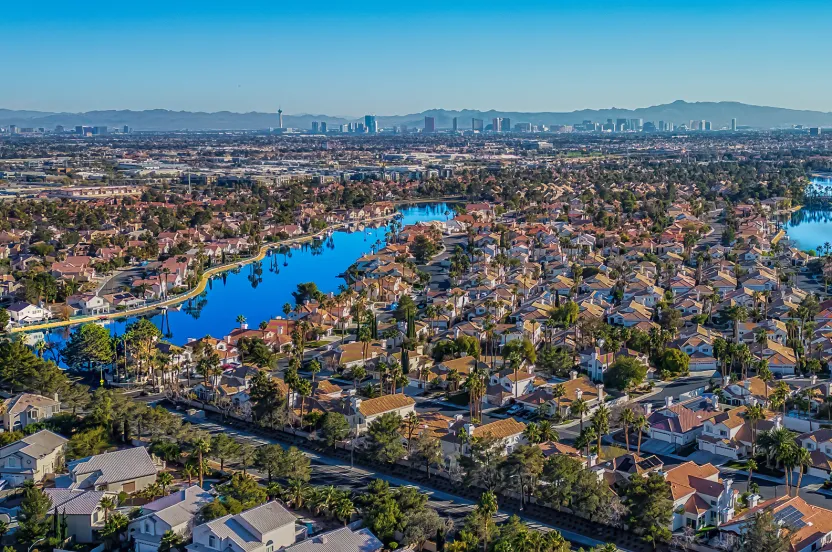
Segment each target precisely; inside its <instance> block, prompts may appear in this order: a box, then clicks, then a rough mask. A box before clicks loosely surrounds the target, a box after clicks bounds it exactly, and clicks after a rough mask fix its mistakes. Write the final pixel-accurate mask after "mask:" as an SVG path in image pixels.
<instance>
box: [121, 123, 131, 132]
mask: <svg viewBox="0 0 832 552" xmlns="http://www.w3.org/2000/svg"><path fill="white" fill-rule="evenodd" d="M121 132H123V133H124V134H130V127H129V126H127V125H124V127H123V128H122V129H121Z"/></svg>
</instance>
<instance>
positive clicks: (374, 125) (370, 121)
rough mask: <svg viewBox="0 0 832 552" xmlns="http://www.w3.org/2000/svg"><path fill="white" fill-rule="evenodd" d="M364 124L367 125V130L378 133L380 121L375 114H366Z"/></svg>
mask: <svg viewBox="0 0 832 552" xmlns="http://www.w3.org/2000/svg"><path fill="white" fill-rule="evenodd" d="M364 126H365V127H367V132H369V133H370V134H377V133H378V121H376V116H375V115H364Z"/></svg>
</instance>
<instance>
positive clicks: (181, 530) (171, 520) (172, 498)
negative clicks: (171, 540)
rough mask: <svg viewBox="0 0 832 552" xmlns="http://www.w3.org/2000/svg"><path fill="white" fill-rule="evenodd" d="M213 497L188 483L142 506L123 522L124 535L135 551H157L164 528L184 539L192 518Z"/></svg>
mask: <svg viewBox="0 0 832 552" xmlns="http://www.w3.org/2000/svg"><path fill="white" fill-rule="evenodd" d="M213 498H214V497H213V495H212V494H211V493H209V492H208V491H206V490H204V489H202V488H201V487H200V486H199V485H192V486H190V487H187V488H185V489H180V490H178V491H176V492H174V493H171V494H170V495H168V496H165V497H162V498H159V499H157V500H154V501H153V502H151V503H149V504H145V505H144V506H142V507H141V512H140V514H139V516H138V517H137V518H135V519H133V520H132V521H131V522H130V525H128V526H127V537H128V539H130V540H132V541H133V542H135V548H134V550H135V552H158V550H159V545H160V544H161V541H162V537H163V536H164V535H165V533H166V532H167V531H172V532H173V533H175V534H177V535H179V536H181V537H182V538H183V540H188V539H189V538H190V537H191V532H192V531H193V525H194V518H195V517H196V515H197V513H198V512H199V510H200V509H202V507H203V506H205V505H206V504H208V503H209V502H211V501H212V500H213Z"/></svg>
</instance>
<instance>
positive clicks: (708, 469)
mask: <svg viewBox="0 0 832 552" xmlns="http://www.w3.org/2000/svg"><path fill="white" fill-rule="evenodd" d="M664 473H665V479H667V482H668V483H670V493H671V495H672V498H673V520H672V521H671V524H672V526H671V530H673V531H677V530H679V529H681V528H683V527H691V528H693V529H694V530H695V529H699V528H700V527H705V526H706V525H714V526H715V525H720V524H722V523H726V522H729V521H731V520H732V519H733V517H734V507H735V504H736V497H737V495H738V494H739V491H737V490H736V489H734V488H733V486H732V483H733V481H732V480H731V479H724V480H722V479H720V478H719V469H718V468H716V467H715V466H713V465H712V464H705V465H704V466H698V465H696V464H695V463H693V462H685V463H684V464H679V465H678V466H675V467H673V468H670V469H668V470H666V471H665V472H664Z"/></svg>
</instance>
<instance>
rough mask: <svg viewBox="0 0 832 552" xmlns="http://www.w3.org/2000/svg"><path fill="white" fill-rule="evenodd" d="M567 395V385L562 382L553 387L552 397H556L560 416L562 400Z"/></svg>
mask: <svg viewBox="0 0 832 552" xmlns="http://www.w3.org/2000/svg"><path fill="white" fill-rule="evenodd" d="M564 396H566V385H564V384H562V383H558V384H557V385H555V386H554V387H552V398H554V399H555V402H556V404H557V407H558V417H560V415H561V414H560V400H561V399H562V398H563V397H564Z"/></svg>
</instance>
